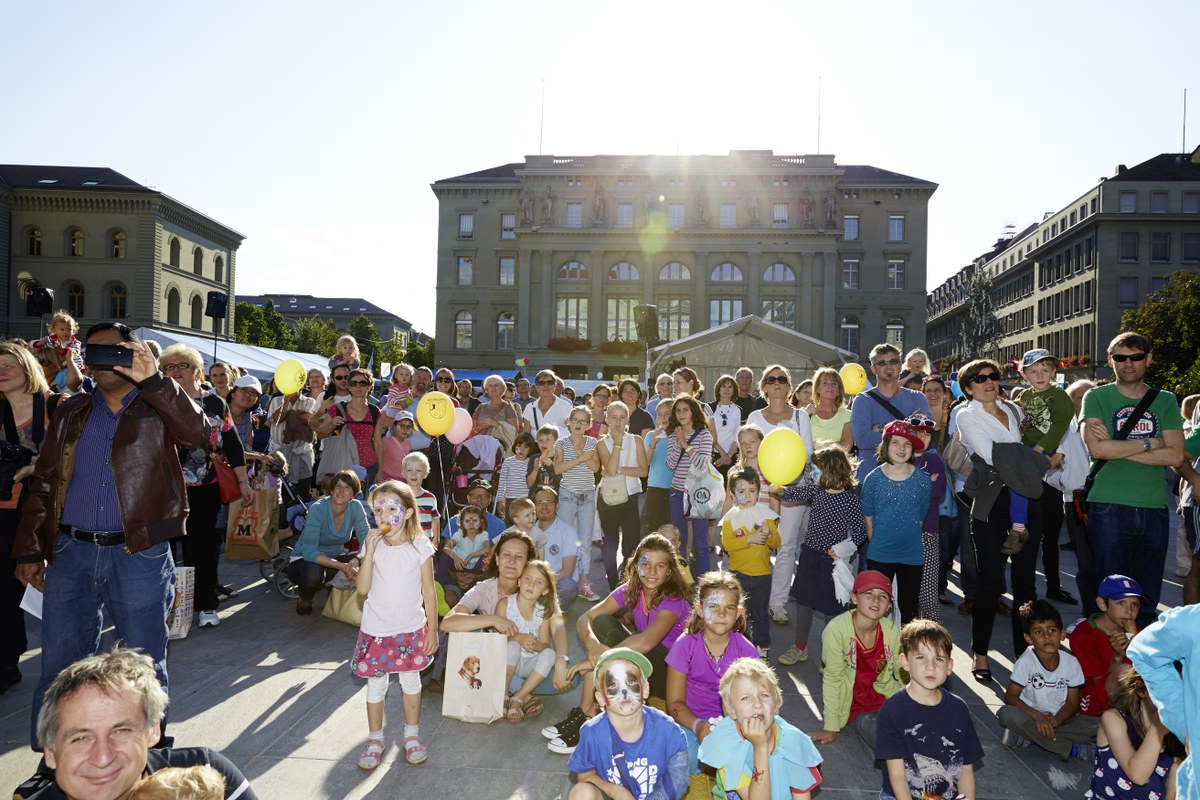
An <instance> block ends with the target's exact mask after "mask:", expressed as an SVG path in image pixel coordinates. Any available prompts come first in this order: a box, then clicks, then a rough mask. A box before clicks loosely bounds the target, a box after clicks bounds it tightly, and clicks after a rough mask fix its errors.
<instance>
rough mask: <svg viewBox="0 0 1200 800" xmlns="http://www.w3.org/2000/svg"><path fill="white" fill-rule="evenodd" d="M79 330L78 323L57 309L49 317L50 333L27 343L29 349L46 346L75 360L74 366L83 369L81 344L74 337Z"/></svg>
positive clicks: (38, 348) (39, 348)
mask: <svg viewBox="0 0 1200 800" xmlns="http://www.w3.org/2000/svg"><path fill="white" fill-rule="evenodd" d="M78 332H79V323H78V322H76V321H75V318H74V317H72V316H71V315H70V314H68V313H67V312H66V311H63V310H62V309H59V310H58V311H55V312H54V316H53V317H51V318H50V335H49V336H47V337H45V338H44V339H35V340H33V341H32V342H30V343H29V349H30V350H41V349H42V348H45V347H48V348H50V349H51V350H53V351H54V352H56V353H58V355H60V356H62V357H63V358H69V359H71V360H72V361H74V362H75V366H76V367H78V368H79V369H80V370H82V369H83V345H81V344H80V343H79V340H78V339H77V338H75V334H76V333H78Z"/></svg>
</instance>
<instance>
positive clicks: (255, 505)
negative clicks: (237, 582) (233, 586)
mask: <svg viewBox="0 0 1200 800" xmlns="http://www.w3.org/2000/svg"><path fill="white" fill-rule="evenodd" d="M277 555H279V493H278V492H277V491H276V490H274V489H258V490H255V492H254V498H253V499H252V500H251V501H250V504H249V505H247V504H246V503H245V502H243V501H242V499H241V497H239V498H238V499H236V500H234V501H233V502H232V503H230V504H229V522H228V523H227V524H226V526H225V558H227V559H228V560H230V561H267V560H270V559H272V558H274V557H275V556H277Z"/></svg>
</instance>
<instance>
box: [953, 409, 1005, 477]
mask: <svg viewBox="0 0 1200 800" xmlns="http://www.w3.org/2000/svg"><path fill="white" fill-rule="evenodd" d="M997 404H998V405H999V406H1000V408H1002V409H1003V410H1004V415H1005V416H1006V417H1008V426H1007V427H1005V426H1004V425H1002V424H1001V423H1000V420H998V419H996V418H995V417H994V416H992V415H991V414H989V413H988V412H987V410H986V409H984V407H983V403H980V402H979V401H978V400H971V401H969V402H968V403H967V404H966V405H965V406H963V408H962V410H961V411H959V412H958V416H957V417H956V419H955V425H956V426H957V428H958V435H959V438H961V439H962V443H963V444H964V445H965V446H966V448H967V450H969V451H970V452H971V453H972V454H973V455H977V456H979V457H980V458H982V459H983V460H984V461H986V462H987V463H989V464H991V463H992V445H993V444H995V443H996V442H1014V443H1016V444H1020V443H1021V412H1020V411H1018V410H1017V407H1016V406H1015V405H1013V404H1011V403H1007V402H1004V401H1002V400H998V401H997Z"/></svg>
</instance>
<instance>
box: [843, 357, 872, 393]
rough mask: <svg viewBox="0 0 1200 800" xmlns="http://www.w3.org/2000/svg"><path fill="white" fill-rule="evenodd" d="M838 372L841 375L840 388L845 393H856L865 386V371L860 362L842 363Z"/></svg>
mask: <svg viewBox="0 0 1200 800" xmlns="http://www.w3.org/2000/svg"><path fill="white" fill-rule="evenodd" d="M838 374H839V375H841V376H842V388H843V389H845V390H846V394H858V393H859V392H861V391H862V390H863V389H865V388H867V371H866V370H865V369H863V368H862V364H853V363H851V364H843V365H842V368H841V370H839V372H838Z"/></svg>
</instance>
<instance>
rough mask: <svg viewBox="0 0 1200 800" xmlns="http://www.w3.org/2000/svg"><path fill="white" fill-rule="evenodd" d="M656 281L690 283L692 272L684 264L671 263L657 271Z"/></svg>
mask: <svg viewBox="0 0 1200 800" xmlns="http://www.w3.org/2000/svg"><path fill="white" fill-rule="evenodd" d="M658 279H659V280H660V281H690V280H691V279H692V271H691V270H690V269H688V268H687V265H686V264H680V263H679V262H678V261H672V262H671V263H670V264H667V265H666V266H664V267H663V268H662V269H660V270H659V271H658Z"/></svg>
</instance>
